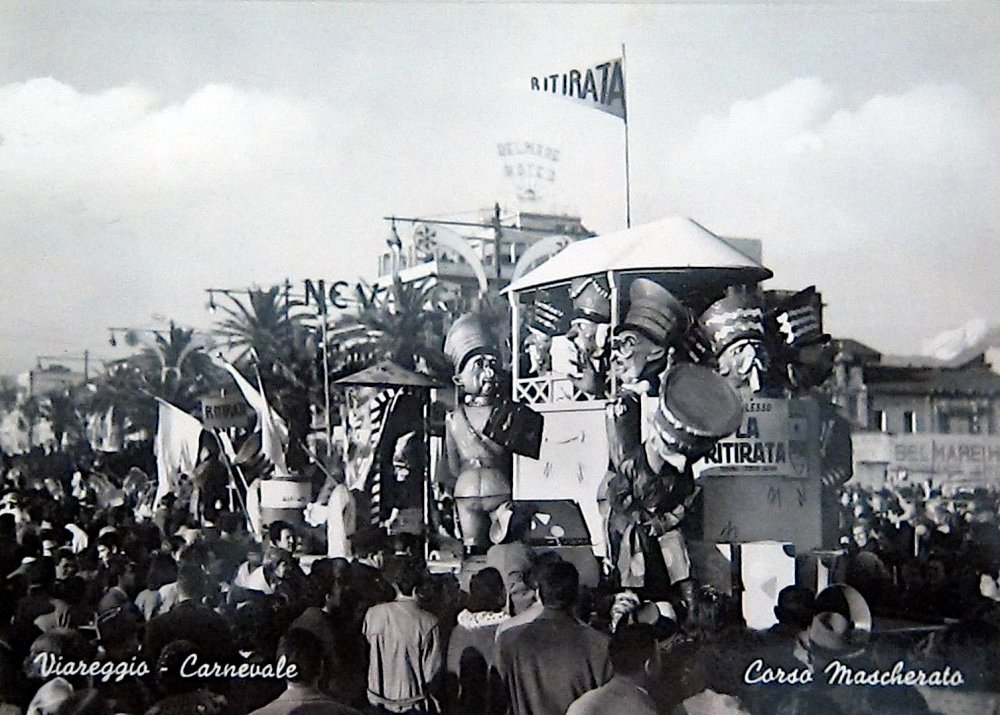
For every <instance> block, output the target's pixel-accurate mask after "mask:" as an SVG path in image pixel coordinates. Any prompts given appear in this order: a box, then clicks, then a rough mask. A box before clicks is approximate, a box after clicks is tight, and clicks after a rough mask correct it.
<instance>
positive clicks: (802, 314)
mask: <svg viewBox="0 0 1000 715" xmlns="http://www.w3.org/2000/svg"><path fill="white" fill-rule="evenodd" d="M821 309H822V308H821V304H820V300H819V296H817V294H816V286H809V287H808V288H806V289H805V290H800V291H799V292H798V293H795V294H794V295H791V296H789V297H788V298H786V299H784V300H783V301H781V302H780V303H779V304H778V305H777V306H775V307H774V308H773V309H772V310H771V311H770V313H771V315H770V316H769V317H770V318H771V320H772V321H773V325H774V330H775V335H776V336H777V337H778V340H779V341H780V342H781V344H782V345H783V346H784V347H785V348H787V349H790V350H797V349H799V348H803V347H806V346H807V345H815V344H817V343H826V342H828V341H829V340H830V336H829V335H827V334H826V333H824V332H823V318H822V314H821V312H820V311H821Z"/></svg>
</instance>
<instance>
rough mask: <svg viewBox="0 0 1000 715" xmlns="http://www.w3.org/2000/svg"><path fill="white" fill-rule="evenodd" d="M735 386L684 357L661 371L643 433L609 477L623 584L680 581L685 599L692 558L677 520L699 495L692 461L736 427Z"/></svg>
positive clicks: (660, 585)
mask: <svg viewBox="0 0 1000 715" xmlns="http://www.w3.org/2000/svg"><path fill="white" fill-rule="evenodd" d="M742 414H743V405H742V401H741V399H740V396H739V394H738V393H737V392H736V390H735V389H734V388H733V387H732V386H731V385H729V384H728V383H727V382H726V381H725V380H724V379H723V378H722V377H721V376H719V375H718V374H717V373H715V372H713V371H712V370H710V369H708V368H706V367H701V366H698V365H692V364H689V363H682V364H679V365H676V366H674V367H672V368H671V369H670V370H668V371H667V372H666V373H665V374H664V376H663V379H662V384H661V386H660V389H659V399H658V400H657V404H656V410H655V412H654V414H653V419H652V421H651V424H650V434H649V437H648V438H647V439H646V440H645V441H644V442H643V443H642V444H641V445H640V446H639V447H638V448H637V449H635V450H633V451H632V452H631V453H630V454H628V455H627V456H626V457H625V458H624V459H623V460H622V461H621V463H620V464H619V465H618V470H617V474H615V475H614V476H613V477H612V478H611V480H610V482H609V483H608V502H609V504H610V509H611V512H610V518H609V523H610V525H611V527H612V528H614V529H616V530H618V531H619V532H620V534H621V536H620V540H619V547H618V553H617V558H616V560H615V566H616V568H617V570H618V574H619V578H620V580H621V585H622V586H626V587H635V588H645V589H647V590H648V591H651V592H653V593H662V590H663V589H665V588H666V587H667V586H669V585H671V584H680V587H681V592H682V594H683V596H684V598H685V599H686V600H690V596H691V593H692V586H693V583H692V581H690V576H691V573H690V567H691V564H690V560H689V558H688V553H687V546H686V544H685V542H684V537H683V535H682V534H681V531H680V526H681V522H682V521H683V520H684V517H685V516H686V515H687V511H688V509H689V508H690V507H691V504H692V503H693V501H694V498H695V497H696V496H697V491H696V489H695V486H694V475H693V472H692V470H691V465H692V464H693V463H694V462H696V461H697V460H698V459H700V458H701V457H703V456H704V455H705V454H707V453H708V452H709V451H711V449H712V447H713V446H714V445H715V443H716V442H717V441H718V440H720V439H722V438H723V437H726V436H727V435H729V434H732V433H733V432H734V431H735V430H736V428H737V427H739V424H740V420H741V418H742Z"/></svg>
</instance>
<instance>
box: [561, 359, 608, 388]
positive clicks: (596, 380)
mask: <svg viewBox="0 0 1000 715" xmlns="http://www.w3.org/2000/svg"><path fill="white" fill-rule="evenodd" d="M572 364H573V365H574V366H575V367H576V369H577V370H578V371H579V372H580V374H579V375H570V378H569V379H570V382H572V383H573V387H575V388H576V389H578V390H579V391H580V392H583V393H585V394H587V395H593V396H595V397H603V396H604V382H605V377H606V375H607V370H606V369H604V370H601V369H599V368H595V367H594V364H593V363H592V362H591V361H590V360H584V361H583V362H582V363H580V362H576V363H572Z"/></svg>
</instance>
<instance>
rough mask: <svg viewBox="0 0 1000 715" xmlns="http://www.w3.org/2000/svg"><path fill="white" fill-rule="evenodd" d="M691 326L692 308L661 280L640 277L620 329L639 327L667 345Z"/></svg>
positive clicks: (658, 341) (650, 336)
mask: <svg viewBox="0 0 1000 715" xmlns="http://www.w3.org/2000/svg"><path fill="white" fill-rule="evenodd" d="M687 327H688V309H687V308H686V307H685V306H684V304H683V303H681V302H680V301H679V300H677V298H675V297H674V296H673V294H672V293H671V292H670V291H668V290H667V289H666V288H664V287H663V286H661V285H660V284H659V283H654V282H653V281H651V280H649V279H648V278H636V279H635V280H634V281H632V287H631V288H630V289H629V306H628V313H627V314H626V315H625V320H624V321H622V324H621V325H620V326H619V330H626V329H632V330H638V331H639V332H640V333H643V334H644V335H645V336H646V337H648V338H649V339H650V340H652V341H653V342H655V343H657V344H658V345H666V344H667V343H669V342H671V341H672V340H674V338H676V337H677V336H678V335H680V334H682V333H683V332H684V331H685V330H687Z"/></svg>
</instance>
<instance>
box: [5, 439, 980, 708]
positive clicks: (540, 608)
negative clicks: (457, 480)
mask: <svg viewBox="0 0 1000 715" xmlns="http://www.w3.org/2000/svg"><path fill="white" fill-rule="evenodd" d="M100 470H103V471H100ZM116 470H117V471H116ZM135 470H136V467H135V466H134V465H132V466H129V465H127V464H122V465H117V466H116V467H108V465H94V464H93V463H92V462H91V463H87V464H86V465H84V464H82V463H78V462H74V461H73V460H72V459H67V456H66V455H64V454H56V455H49V456H48V457H45V458H44V459H34V460H32V459H21V460H14V461H13V462H10V461H8V462H6V463H5V464H4V468H3V474H2V481H0V578H2V583H0V590H2V591H3V593H2V594H0V713H2V714H3V715H8V714H11V713H23V714H28V715H40V714H44V713H47V714H56V713H58V714H60V715H61V714H65V713H73V714H75V715H89V714H91V713H102V714H104V713H134V714H137V715H138V714H140V713H152V714H154V715H171V714H173V713H177V714H183V715H187V714H197V713H202V714H206V715H208V714H212V713H218V714H227V715H228V714H233V715H235V714H243V713H263V714H267V715H276V714H279V713H300V714H304V713H314V714H315V713H357V712H362V713H370V714H372V715H376V714H377V715H384V714H385V713H457V714H467V715H472V714H492V713H500V714H502V713H512V714H514V715H550V714H551V715H563V714H564V713H569V715H591V714H595V713H608V712H613V711H614V710H616V709H617V708H620V707H624V708H627V709H628V711H629V712H630V713H631V714H632V715H648V714H653V713H656V714H674V713H684V714H687V715H695V714H696V713H838V712H841V713H869V712H872V713H874V712H879V713H891V712H905V713H924V712H942V713H951V712H997V711H998V710H997V708H1000V697H997V695H995V694H994V693H996V692H997V691H1000V666H998V665H997V663H1000V604H998V603H997V601H996V600H994V597H996V596H997V593H996V591H997V588H996V579H995V577H996V575H997V573H996V566H997V561H996V559H995V558H994V556H993V553H992V552H991V551H990V546H991V545H992V544H993V543H995V541H996V532H997V530H998V528H997V519H996V516H997V509H996V507H997V504H996V495H993V494H986V493H978V494H976V495H974V498H970V499H968V500H966V501H965V502H961V499H960V498H958V497H956V498H954V499H944V497H942V496H941V495H939V494H935V493H933V492H927V491H924V492H922V493H921V494H922V496H921V498H920V499H917V498H916V497H917V494H916V493H915V492H914V493H911V492H909V491H906V490H902V491H900V490H897V491H896V492H889V491H883V492H870V491H868V492H866V491H862V490H858V489H848V490H846V491H845V492H844V498H843V504H844V507H845V511H846V512H848V513H850V514H851V518H852V522H853V525H854V527H855V528H854V529H853V530H852V532H851V537H852V543H851V544H850V545H849V547H848V549H847V555H846V558H844V559H842V560H841V563H842V564H843V568H844V573H843V580H844V581H845V582H846V583H851V584H853V585H854V586H855V588H851V587H849V586H835V587H831V588H828V589H825V590H823V591H822V592H821V593H819V594H818V595H817V594H816V593H814V592H812V591H810V590H809V589H807V588H803V587H798V586H790V587H787V588H785V589H784V590H782V591H781V592H780V594H779V595H778V598H777V601H776V605H775V609H774V611H775V615H776V617H777V620H778V624H777V625H776V626H774V627H773V628H771V629H770V630H768V631H765V632H760V631H753V630H750V629H748V628H747V626H746V624H745V622H744V620H743V617H742V615H741V611H740V608H739V606H738V602H737V601H736V600H735V599H734V598H733V597H732V596H730V595H727V594H725V593H722V592H720V591H718V590H716V589H714V588H712V587H710V586H701V587H698V588H695V589H694V590H693V591H692V592H691V593H681V592H677V593H675V594H674V593H671V594H665V595H658V596H653V595H651V594H649V593H645V592H643V590H642V589H631V590H630V589H625V590H623V589H620V588H618V589H615V588H612V587H611V585H609V584H604V583H603V582H601V583H600V584H598V585H597V586H596V587H585V586H583V585H582V584H581V580H582V579H581V577H580V573H579V571H578V569H577V567H576V566H574V565H573V564H572V563H569V562H568V561H563V560H562V559H560V558H559V556H558V555H556V554H555V553H553V552H549V553H542V554H538V553H532V552H531V551H530V550H529V549H528V548H527V547H523V545H520V546H519V545H517V544H515V545H513V546H512V545H511V544H504V545H503V548H502V549H498V550H491V552H489V553H487V555H486V557H485V561H483V562H481V563H480V564H479V566H480V568H479V569H478V570H475V572H474V573H471V575H469V574H464V575H463V576H462V578H458V577H456V576H455V575H454V574H451V573H432V572H431V571H430V570H429V569H428V565H427V563H425V562H424V560H423V559H422V558H421V556H422V555H421V554H420V553H417V552H418V551H419V549H415V548H414V545H413V544H411V543H408V542H407V541H405V540H401V539H393V538H391V537H389V536H388V535H387V534H385V533H384V532H381V531H377V530H374V529H361V530H360V531H358V532H357V533H356V534H355V535H354V537H353V538H352V540H351V541H352V543H351V548H352V551H353V557H352V558H351V559H350V560H348V559H344V558H315V557H311V556H308V555H305V554H303V553H302V549H301V543H302V539H301V537H302V536H303V533H302V531H303V529H302V527H300V526H297V525H293V524H290V523H287V522H282V521H278V522H273V523H271V524H270V526H269V528H268V530H267V534H266V537H265V538H264V540H263V543H259V542H258V541H257V540H256V539H254V538H252V537H251V535H250V534H249V533H248V532H247V529H246V525H245V522H244V520H243V519H242V518H241V517H240V516H239V515H237V514H236V513H233V512H230V511H227V510H225V509H223V510H222V511H221V512H220V513H219V514H218V515H217V518H216V519H215V521H205V520H198V521H196V520H195V519H193V518H192V517H191V515H190V510H188V509H185V508H184V507H183V506H181V505H179V504H177V503H171V502H170V500H167V501H166V502H165V503H164V504H161V505H160V507H159V508H158V509H156V510H155V511H154V512H153V513H151V514H145V513H144V512H143V510H142V508H141V505H140V504H139V503H138V500H139V499H140V497H139V496H138V494H139V491H140V490H132V489H130V488H129V486H128V482H129V479H132V481H134V482H141V479H139V477H138V476H137V474H136V471H135ZM93 484H98V485H105V486H104V487H103V489H96V490H95V489H94V488H82V487H81V485H93ZM74 485H75V486H74ZM74 489H75V491H74ZM111 492H113V493H114V494H115V495H116V496H115V498H110V499H109V498H108V494H109V493H111ZM960 502H961V503H960ZM911 512H912V513H911ZM522 547H523V548H522ZM519 549H520V550H521V557H520V558H512V557H511V554H512V553H513V552H517V551H518V550H519ZM873 574H874V576H873ZM972 574H978V575H980V576H983V577H984V579H985V576H989V577H990V578H991V579H993V587H994V588H993V590H992V591H990V590H989V589H988V588H985V586H984V583H981V582H974V581H975V579H972V578H971V575H972ZM583 580H585V579H583ZM942 583H943V584H944V586H942ZM939 586H940V587H941V588H940V590H939V591H932V590H931V589H932V588H935V587H939ZM656 599H660V600H656ZM959 604H961V605H959ZM869 605H870V610H869ZM908 609H909V610H908ZM871 611H874V612H875V613H876V615H877V614H879V613H882V612H890V613H895V614H896V615H899V614H903V613H907V612H908V613H909V617H910V619H911V621H913V622H916V621H918V620H923V621H924V622H925V623H930V624H931V625H929V626H927V627H926V628H923V629H916V628H909V629H905V630H898V631H892V632H879V631H878V630H877V629H876V630H875V631H872V629H871ZM866 612H867V615H866ZM921 617H923V618H921ZM911 625H914V623H911ZM834 661H835V662H836V663H839V664H840V665H841V667H847V668H849V669H850V672H852V673H855V674H856V673H862V674H868V675H866V676H865V677H874V678H875V679H876V681H878V678H879V677H881V678H882V680H881V681H879V682H880V684H873V683H874V682H875V681H871V682H869V681H867V680H866V681H865V682H864V683H862V684H858V683H857V682H855V683H853V684H851V683H849V682H848V683H847V684H845V683H844V682H843V678H840V679H839V680H835V681H834V682H831V681H830V672H831V671H830V670H829V668H828V664H830V663H831V662H834ZM897 662H902V663H903V664H904V665H903V666H901V668H902V670H904V671H905V672H920V673H923V674H924V676H922V677H923V679H922V680H921V679H920V678H918V677H916V676H914V678H915V679H914V682H913V683H910V684H908V685H905V686H903V685H899V684H894V683H891V682H890V683H888V684H887V681H886V679H885V678H886V677H888V676H887V675H886V674H891V673H892V672H893V671H892V669H893V667H894V665H895V664H896V663H897ZM830 667H833V666H830ZM956 671H957V672H959V673H960V675H961V677H960V678H959V679H958V680H956V678H955V676H954V673H955V672H956ZM873 673H874V674H875V675H874V676H873V675H871V674H873ZM935 673H936V674H937V675H936V676H935V678H937V680H933V679H929V678H930V676H931V675H932V674H935ZM879 674H881V675H879ZM899 677H900V678H902V677H903V676H902V675H900V676H899ZM949 678H950V680H949ZM848 681H850V677H848ZM959 681H960V682H959Z"/></svg>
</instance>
